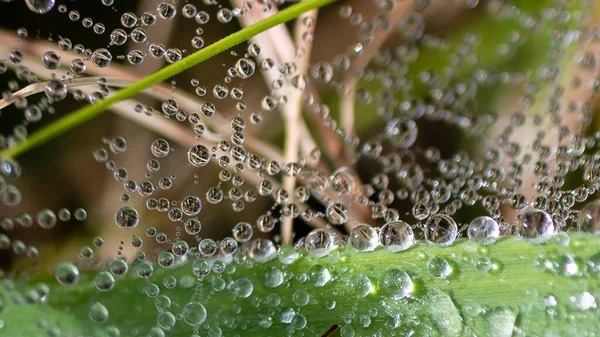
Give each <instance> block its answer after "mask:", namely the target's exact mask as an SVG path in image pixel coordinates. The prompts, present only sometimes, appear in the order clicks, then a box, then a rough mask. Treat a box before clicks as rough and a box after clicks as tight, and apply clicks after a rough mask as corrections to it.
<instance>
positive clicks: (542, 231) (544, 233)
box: [516, 209, 555, 244]
mask: <svg viewBox="0 0 600 337" xmlns="http://www.w3.org/2000/svg"><path fill="white" fill-rule="evenodd" d="M516 225H517V234H518V235H519V236H520V237H522V238H523V239H525V240H527V241H529V242H531V243H534V244H539V243H544V242H546V241H548V240H549V239H550V238H552V235H553V234H554V230H555V228H554V221H553V220H552V217H551V216H550V215H549V214H548V213H546V212H544V211H542V210H539V209H531V210H528V211H526V212H525V213H523V214H519V215H518V216H517V224H516Z"/></svg>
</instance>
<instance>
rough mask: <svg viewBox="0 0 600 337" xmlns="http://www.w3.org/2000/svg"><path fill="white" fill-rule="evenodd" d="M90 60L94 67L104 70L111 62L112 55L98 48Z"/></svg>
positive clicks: (104, 49)
mask: <svg viewBox="0 0 600 337" xmlns="http://www.w3.org/2000/svg"><path fill="white" fill-rule="evenodd" d="M91 59H92V63H94V65H95V66H96V67H99V68H104V67H108V66H109V65H110V63H111V62H112V54H111V53H110V52H109V51H108V49H106V48H99V49H96V50H95V51H94V53H93V54H92V57H91Z"/></svg>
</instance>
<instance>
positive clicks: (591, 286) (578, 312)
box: [0, 233, 600, 337]
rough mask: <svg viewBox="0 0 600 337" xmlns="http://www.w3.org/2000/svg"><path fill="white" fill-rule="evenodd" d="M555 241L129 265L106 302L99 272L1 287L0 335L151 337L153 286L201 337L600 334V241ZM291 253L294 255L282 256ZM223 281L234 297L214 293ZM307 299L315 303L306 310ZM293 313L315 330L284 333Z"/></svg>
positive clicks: (179, 327) (186, 329)
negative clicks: (199, 309)
mask: <svg viewBox="0 0 600 337" xmlns="http://www.w3.org/2000/svg"><path fill="white" fill-rule="evenodd" d="M555 242H556V243H548V244H545V245H532V244H529V243H527V242H523V241H522V240H520V239H519V238H517V237H506V238H503V239H501V240H500V241H499V242H497V243H496V244H494V245H491V246H479V245H477V244H474V243H472V242H469V241H468V240H464V239H462V240H458V241H457V242H456V243H455V244H454V245H452V246H450V247H434V246H428V245H424V244H417V245H415V246H414V247H412V248H411V249H409V250H407V251H404V252H399V253H391V252H389V251H387V250H385V249H378V250H376V251H374V252H369V253H357V252H355V251H354V250H353V249H352V248H349V249H344V250H342V251H340V252H333V253H332V254H330V255H329V256H327V257H323V258H315V257H311V256H307V255H304V254H302V255H301V257H300V258H298V260H296V261H295V262H294V263H292V264H288V265H285V264H283V263H281V262H280V261H279V260H274V261H271V262H268V263H257V262H250V261H247V262H246V263H242V264H235V263H232V264H230V265H229V267H227V268H226V269H225V271H224V272H222V273H216V272H214V271H212V272H211V273H210V274H209V275H208V276H205V277H201V278H197V277H196V276H194V274H193V268H194V266H195V267H196V268H198V267H199V266H200V264H198V263H197V262H196V263H194V262H193V261H192V260H193V259H190V260H189V261H187V262H183V263H181V264H180V265H178V266H176V267H171V268H166V269H165V268H158V267H155V269H154V270H155V272H154V274H153V275H152V276H151V277H150V278H149V279H142V278H139V277H137V276H136V266H133V267H131V268H130V270H129V272H128V274H127V275H126V276H121V277H117V281H116V284H115V287H114V288H113V289H112V290H111V291H109V292H100V291H98V290H96V288H95V286H94V281H93V280H94V276H95V273H94V272H84V273H83V274H82V276H81V279H80V280H79V282H78V283H77V284H76V285H74V286H60V285H59V284H58V283H57V281H56V280H55V279H54V277H45V278H38V279H37V280H29V281H26V282H23V281H16V282H17V283H16V284H15V283H13V281H10V280H5V281H2V282H0V308H2V305H1V304H2V299H3V302H4V310H3V311H2V312H1V314H0V319H2V320H3V321H4V326H3V327H2V328H0V335H3V336H4V335H6V336H34V335H46V331H45V330H47V329H48V328H40V325H39V324H36V322H37V321H38V319H39V318H40V317H44V321H45V326H46V327H57V328H58V329H60V331H61V334H60V335H61V336H71V335H78V334H83V335H94V336H105V335H106V333H105V330H106V329H107V327H110V326H114V327H118V329H119V330H120V332H121V336H146V335H147V334H148V333H149V331H150V329H151V328H152V327H156V325H157V324H160V323H157V322H160V314H159V312H160V311H159V310H158V309H157V307H156V306H155V304H157V303H159V301H157V298H156V297H149V296H147V295H146V294H145V290H146V288H147V287H148V286H149V285H150V284H152V283H154V284H156V285H158V286H159V287H160V294H161V295H166V296H167V297H168V298H169V299H170V300H171V306H170V308H166V309H163V310H164V311H169V312H171V313H172V314H173V315H177V314H179V313H182V312H183V308H184V307H185V305H186V304H187V303H188V302H190V301H197V302H200V303H202V304H203V305H204V306H205V307H206V310H207V312H208V316H207V319H206V322H205V323H204V324H203V325H202V326H200V327H199V328H198V329H197V331H196V332H195V333H198V334H199V335H201V336H206V335H208V330H209V329H210V328H211V327H213V328H214V327H215V326H218V327H219V328H220V329H221V330H222V333H223V336H265V337H266V336H300V335H303V336H321V335H323V334H324V333H325V332H326V331H327V330H328V329H330V328H331V327H332V326H333V325H335V324H338V325H340V326H341V331H342V332H343V330H344V329H350V328H348V327H346V328H345V327H344V326H346V325H348V326H350V327H351V329H353V330H355V332H356V336H367V335H369V336H372V335H381V336H392V335H396V336H406V335H414V336H472V335H477V336H514V335H519V336H531V335H538V336H542V335H557V336H558V335H560V336H567V335H569V336H580V335H583V333H584V332H593V331H596V332H598V330H599V329H600V328H599V327H598V324H597V322H598V319H599V318H600V314H599V310H598V309H597V303H596V302H595V301H596V299H600V297H598V296H600V254H599V251H600V249H599V248H598V247H599V244H600V236H593V235H582V234H577V233H575V234H570V235H568V236H567V235H565V234H561V235H560V236H559V237H557V239H556V240H555ZM287 248H291V247H289V246H287V247H284V248H283V249H284V250H285V249H287ZM435 259H438V261H439V259H444V260H445V261H447V262H448V263H449V268H451V272H450V273H449V275H447V277H439V276H438V277H436V276H435V274H436V272H435V271H436V270H438V271H439V270H442V269H440V268H438V267H436V264H435V263H434V261H436V260H435ZM234 266H235V267H234ZM274 268H276V269H277V270H279V271H280V272H282V273H283V275H285V276H284V278H285V281H283V283H282V284H281V285H279V286H277V287H268V286H266V283H268V282H266V281H268V280H270V278H269V275H274V274H272V272H273V270H275V269H274ZM319 268H321V270H322V268H327V271H328V273H329V275H330V276H331V279H330V280H329V281H328V282H325V283H326V284H320V285H319V284H318V281H317V280H318V279H319V278H318V277H317V276H316V275H323V273H319V272H318V270H319ZM392 269H399V270H403V271H405V272H406V273H407V274H408V275H409V276H410V278H411V279H412V282H413V284H414V288H413V290H412V293H410V294H409V296H407V297H406V298H402V299H398V300H395V299H393V298H392V296H391V295H392V293H394V292H395V288H394V287H393V286H392V287H390V286H387V287H386V282H387V284H390V283H391V284H393V279H392V280H390V279H389V275H390V274H389V273H390V270H392ZM170 276H172V277H175V278H176V279H177V281H178V284H177V286H176V287H174V288H172V289H167V288H166V287H165V286H164V285H163V282H164V280H165V279H166V278H167V277H170ZM240 280H242V281H240ZM271 280H272V279H271ZM321 280H322V279H321ZM221 281H223V282H224V284H226V285H227V287H226V288H224V289H222V288H219V289H217V288H218V287H216V285H217V284H218V283H219V282H221ZM244 282H245V283H244ZM40 283H44V284H46V285H47V286H49V288H50V293H49V294H48V295H47V296H46V298H45V299H44V301H43V302H41V301H38V302H36V303H34V304H26V301H25V300H24V299H23V298H27V294H28V293H30V292H31V290H32V289H35V287H36V286H39V284H40ZM249 283H251V284H252V291H251V294H248V293H247V292H246V294H245V295H244V296H241V295H240V294H241V292H242V289H245V290H247V288H244V284H246V285H247V284H249ZM322 283H323V282H322ZM7 289H9V290H7ZM215 289H217V290H215ZM304 292H306V293H307V294H308V295H309V297H310V299H309V300H308V302H307V303H304V302H305V301H304V300H303V298H304V299H305V298H306V296H305V293H304ZM300 295H304V296H300ZM274 298H275V299H279V301H280V303H277V302H279V301H275V300H274ZM19 299H20V300H19ZM97 302H99V303H102V304H103V305H104V306H105V307H106V308H107V309H108V310H109V313H110V316H109V318H108V320H107V321H106V322H104V323H102V324H93V323H92V322H91V321H90V318H89V317H88V316H89V308H90V307H91V306H92V305H93V304H94V303H97ZM332 303H334V305H333V304H332ZM327 306H329V308H331V307H332V306H334V308H332V309H328V308H327ZM0 310H1V309H0ZM290 310H293V312H295V314H296V315H301V317H304V318H306V322H308V323H306V325H305V326H302V324H299V323H298V322H297V321H295V322H296V323H293V322H286V321H285V320H284V322H282V317H284V316H285V313H286V312H288V313H289V312H290ZM292 316H293V315H292ZM299 317H300V316H299ZM299 320H300V319H299ZM300 321H301V320H300ZM294 324H296V328H295V329H294V328H292V326H293V325H294ZM301 326H302V327H301ZM136 331H137V333H136ZM380 332H385V333H383V334H378V333H380ZM192 333H194V329H193V328H192V327H190V326H189V325H187V324H186V323H185V322H184V321H183V320H178V321H177V322H176V324H175V325H174V327H172V328H171V329H170V330H169V331H168V332H167V336H190V335H192ZM342 335H344V334H342Z"/></svg>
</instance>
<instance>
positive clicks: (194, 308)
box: [183, 302, 207, 326]
mask: <svg viewBox="0 0 600 337" xmlns="http://www.w3.org/2000/svg"><path fill="white" fill-rule="evenodd" d="M206 316H207V312H206V308H205V307H204V306H203V305H202V304H201V303H198V302H189V303H188V304H186V305H185V306H184V307H183V320H184V321H185V322H186V323H187V324H189V325H191V326H200V325H202V323H204V321H205V320H206Z"/></svg>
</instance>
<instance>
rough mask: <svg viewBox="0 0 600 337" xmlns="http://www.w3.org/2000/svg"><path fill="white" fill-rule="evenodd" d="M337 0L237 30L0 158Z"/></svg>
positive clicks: (304, 5) (305, 5)
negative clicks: (268, 30) (270, 29)
mask: <svg viewBox="0 0 600 337" xmlns="http://www.w3.org/2000/svg"><path fill="white" fill-rule="evenodd" d="M334 1H336V0H307V1H304V2H301V3H298V4H296V5H293V6H290V7H288V8H287V9H284V10H282V11H280V12H279V13H277V14H275V15H273V16H271V17H269V18H267V19H265V20H262V21H260V22H257V23H256V24H254V25H252V26H249V27H246V28H244V29H241V30H240V31H238V32H236V33H234V34H231V35H229V36H227V37H225V38H223V39H221V40H219V41H217V42H215V43H213V44H212V45H210V46H208V47H206V48H204V49H202V50H199V51H197V52H195V53H194V54H192V55H190V56H188V57H186V58H184V59H182V60H181V61H179V62H177V63H174V64H171V65H169V66H167V67H164V68H163V69H161V70H159V71H158V72H156V73H154V74H152V75H150V76H148V77H146V78H144V79H142V80H141V81H139V82H137V83H135V84H133V85H132V86H130V87H127V88H125V89H122V90H119V91H117V92H116V93H115V94H114V95H112V96H109V97H107V98H106V99H104V100H103V101H101V102H99V103H98V104H96V105H88V106H85V107H83V108H81V109H79V110H76V111H75V112H73V113H71V114H69V115H68V116H66V117H64V118H62V119H60V120H58V121H57V122H55V123H53V124H50V125H48V126H46V127H45V128H43V129H41V130H40V131H38V132H36V133H34V134H32V135H31V136H30V137H28V138H27V139H26V140H25V141H23V142H21V143H18V144H17V145H16V146H13V147H11V148H8V149H6V150H4V151H2V152H0V158H2V159H6V158H13V157H16V156H18V155H20V154H22V153H24V152H27V151H28V150H30V149H32V148H34V147H37V146H39V145H41V144H44V143H45V142H47V141H48V140H50V139H52V138H55V137H57V136H59V135H61V134H63V133H65V132H66V131H68V130H71V129H73V128H74V127H76V126H78V125H80V124H83V123H85V122H87V121H88V120H90V119H92V118H94V117H96V116H98V115H100V114H102V113H103V112H105V111H106V110H108V109H109V108H110V106H111V105H113V104H114V103H117V102H120V101H122V100H125V99H128V98H131V97H133V96H135V95H136V94H137V93H139V92H141V91H143V90H144V89H147V88H149V87H151V86H153V85H156V84H158V83H160V82H162V81H164V80H167V79H169V78H170V77H173V76H175V75H177V74H179V73H181V72H183V71H184V70H186V69H188V68H191V67H193V66H195V65H196V64H198V63H201V62H203V61H206V60H208V59H210V58H211V57H213V56H216V55H218V54H220V53H221V52H223V51H225V50H227V49H229V48H231V47H233V46H235V45H237V44H240V43H242V42H244V41H246V40H248V39H249V38H251V37H253V36H255V35H257V34H259V33H261V32H264V31H266V30H267V29H269V28H272V27H274V26H277V25H279V24H282V23H285V22H288V21H290V20H293V19H295V18H297V17H298V16H300V15H301V14H302V13H305V12H307V11H310V10H312V9H315V8H320V7H323V6H325V5H328V4H330V3H333V2H334Z"/></svg>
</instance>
